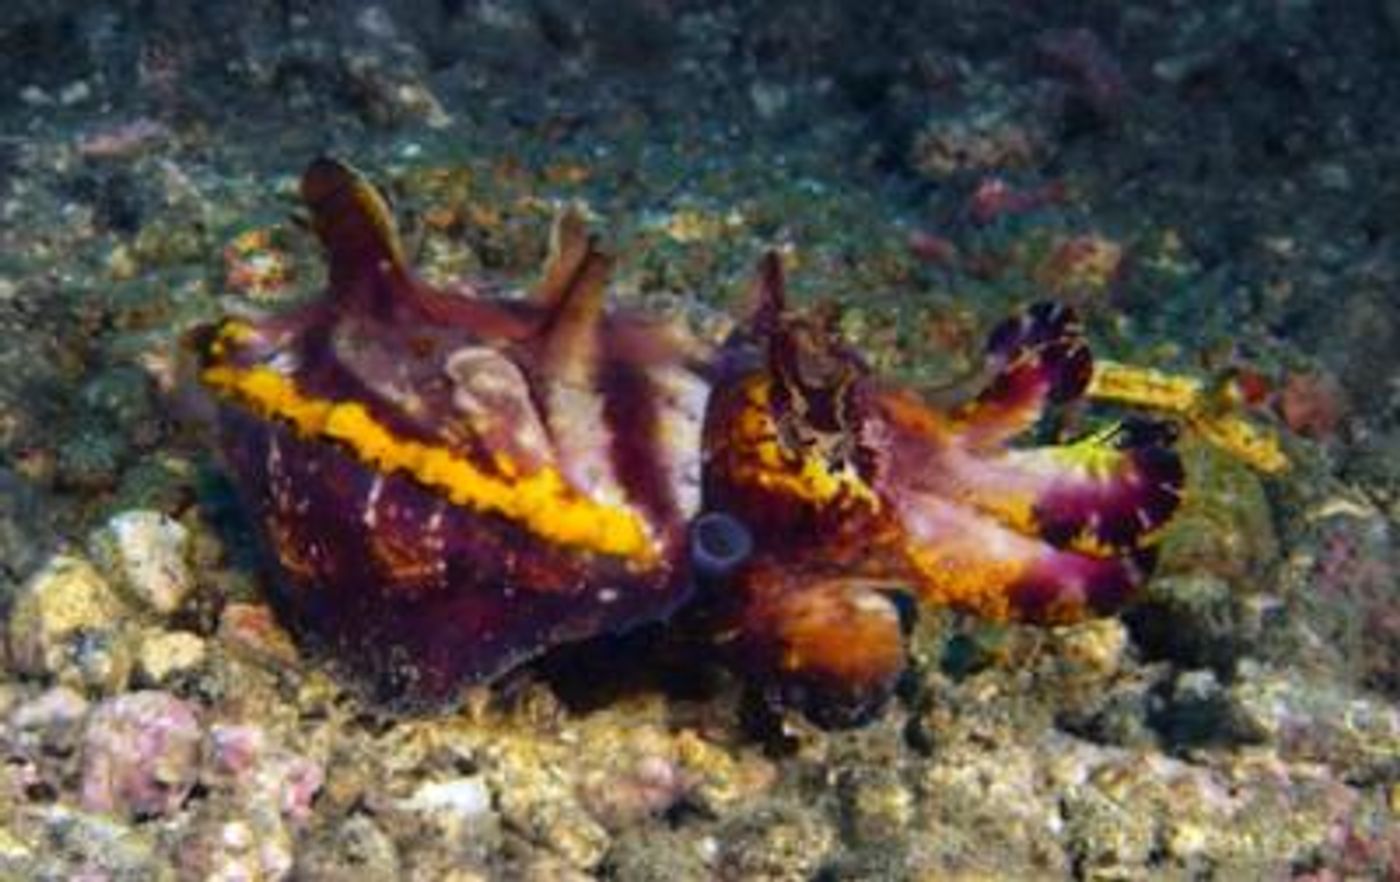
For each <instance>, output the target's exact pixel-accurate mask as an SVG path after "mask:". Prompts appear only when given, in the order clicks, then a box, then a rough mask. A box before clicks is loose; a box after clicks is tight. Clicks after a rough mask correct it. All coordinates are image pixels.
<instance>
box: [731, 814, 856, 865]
mask: <svg viewBox="0 0 1400 882" xmlns="http://www.w3.org/2000/svg"><path fill="white" fill-rule="evenodd" d="M726 828H727V829H726V832H725V835H723V836H722V837H721V841H722V843H723V845H722V848H723V851H722V853H721V854H720V877H721V878H724V879H744V880H754V882H760V880H762V882H787V880H791V882H798V880H805V879H811V878H812V877H813V876H815V875H816V873H817V870H818V869H819V868H820V867H821V865H822V861H823V860H825V859H826V855H827V853H828V852H829V851H831V849H832V847H833V846H834V845H835V844H836V832H835V831H834V830H832V829H831V827H830V826H829V825H828V824H826V823H825V821H824V820H823V819H822V817H821V816H820V814H819V813H817V812H815V811H813V810H812V809H811V808H805V807H798V806H779V805H773V806H770V807H767V808H764V809H760V810H758V811H753V812H749V813H747V814H745V815H742V816H740V817H738V818H736V819H735V820H734V821H733V822H731V823H730V824H728V825H726Z"/></svg>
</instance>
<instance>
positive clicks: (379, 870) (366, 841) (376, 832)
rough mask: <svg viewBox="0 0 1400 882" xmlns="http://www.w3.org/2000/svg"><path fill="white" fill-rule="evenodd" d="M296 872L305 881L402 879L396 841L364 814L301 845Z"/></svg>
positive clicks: (353, 816)
mask: <svg viewBox="0 0 1400 882" xmlns="http://www.w3.org/2000/svg"><path fill="white" fill-rule="evenodd" d="M295 873H296V878H298V879H302V880H305V882H341V880H345V879H399V878H402V877H403V876H402V869H401V867H400V865H399V855H398V850H397V849H396V848H395V847H394V841H393V840H392V839H390V838H389V836H388V835H387V834H385V832H384V831H383V830H381V829H379V827H377V826H376V825H375V823H374V821H372V820H370V819H369V818H368V817H365V816H364V815H352V816H351V817H349V818H347V819H346V820H345V821H344V823H341V824H339V825H337V826H335V827H334V828H332V829H330V830H328V831H325V832H324V833H323V834H321V835H319V836H313V837H311V838H309V840H307V841H305V842H303V843H301V845H300V847H299V848H298V849H297V854H296V868H295Z"/></svg>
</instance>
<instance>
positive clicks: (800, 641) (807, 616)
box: [721, 560, 906, 727]
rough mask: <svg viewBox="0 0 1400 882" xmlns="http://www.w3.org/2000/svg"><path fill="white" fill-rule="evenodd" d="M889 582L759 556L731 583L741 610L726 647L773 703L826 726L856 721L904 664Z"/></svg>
mask: <svg viewBox="0 0 1400 882" xmlns="http://www.w3.org/2000/svg"><path fill="white" fill-rule="evenodd" d="M886 587H890V586H887V585H884V584H883V583H877V582H874V581H870V580H863V579H859V578H852V577H847V576H835V575H831V574H829V573H821V572H808V571H805V570H803V569H802V568H793V567H791V566H787V565H780V564H778V563H777V562H775V561H771V560H770V561H766V562H765V561H758V562H756V563H755V564H754V565H753V566H749V567H746V568H745V570H744V571H743V572H741V573H740V574H739V576H738V578H736V579H735V580H734V581H733V582H732V583H731V585H730V586H729V587H727V588H726V591H732V592H733V593H732V594H731V595H730V598H729V600H730V601H732V602H735V603H736V607H735V608H736V609H737V614H736V617H735V618H734V619H733V620H732V624H733V627H732V629H730V630H729V631H728V632H727V634H726V635H724V636H722V637H721V642H722V643H723V644H724V645H723V649H725V650H726V651H727V652H728V653H729V654H730V656H731V657H732V658H733V660H734V661H735V663H736V664H738V665H739V666H740V667H742V668H743V669H744V670H745V672H746V673H747V674H749V675H751V676H752V677H753V678H754V679H755V681H756V682H758V683H760V684H762V685H763V687H764V689H765V690H766V692H767V697H768V698H769V699H770V701H773V702H774V703H776V704H778V705H782V706H787V707H794V708H797V709H799V710H801V711H803V712H804V713H805V714H807V716H809V717H810V718H812V719H814V720H816V721H817V722H819V723H822V724H823V725H827V726H833V727H835V726H849V725H857V724H859V723H861V722H863V721H865V720H867V719H869V718H870V717H871V716H872V715H873V714H875V713H877V712H878V711H879V710H880V709H881V708H882V707H883V706H884V704H885V703H886V701H887V700H888V699H889V696H890V694H891V693H892V691H893V689H894V685H895V681H896V680H897V679H898V677H899V675H900V673H901V672H902V671H903V670H904V667H905V663H906V652H905V647H904V633H903V629H902V622H901V619H900V614H899V608H898V607H897V605H896V604H895V602H894V600H893V598H892V597H891V596H890V595H889V594H887V593H886V592H885V590H883V589H884V588H886Z"/></svg>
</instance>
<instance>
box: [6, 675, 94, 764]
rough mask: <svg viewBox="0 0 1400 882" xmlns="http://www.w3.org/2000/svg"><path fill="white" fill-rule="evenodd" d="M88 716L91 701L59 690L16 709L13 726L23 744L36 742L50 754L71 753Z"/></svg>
mask: <svg viewBox="0 0 1400 882" xmlns="http://www.w3.org/2000/svg"><path fill="white" fill-rule="evenodd" d="M87 712H88V700H87V699H86V698H84V697H83V696H82V694H81V693H79V692H77V691H75V690H73V689H70V688H69V687H67V686H55V687H53V688H52V689H49V690H47V691H45V692H44V693H42V694H41V695H39V696H38V697H36V698H34V699H32V700H30V701H27V702H25V703H24V704H21V705H20V706H19V707H17V708H15V710H14V712H13V713H12V714H11V715H10V726H11V728H12V729H13V730H14V734H15V736H16V738H17V740H18V741H19V742H20V743H21V744H23V743H25V742H28V741H33V742H34V743H35V744H36V746H38V747H39V748H41V749H43V750H45V751H48V752H50V753H67V752H68V751H69V750H71V749H72V747H73V745H74V743H75V742H76V739H77V733H78V728H79V726H80V725H81V724H82V722H83V718H84V717H86V716H87Z"/></svg>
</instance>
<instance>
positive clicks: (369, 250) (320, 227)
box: [301, 157, 411, 301]
mask: <svg viewBox="0 0 1400 882" xmlns="http://www.w3.org/2000/svg"><path fill="white" fill-rule="evenodd" d="M301 198H302V201H303V202H304V203H305V204H306V207H307V208H308V209H309V210H310V212H311V227H312V229H313V230H315V232H316V235H317V237H318V238H319V239H320V240H321V244H322V246H323V247H324V248H325V250H326V255H327V258H328V261H329V264H330V288H331V292H332V295H333V296H335V297H336V298H337V299H346V298H368V299H369V300H370V301H376V300H380V299H382V298H385V297H391V296H393V295H394V293H395V291H394V289H395V288H399V287H405V286H407V287H411V280H410V278H409V273H408V266H407V262H406V260H405V258H404V250H403V244H402V242H401V241H400V239H399V233H398V227H397V225H396V224H395V223H394V215H393V213H392V212H391V211H390V210H389V205H388V203H387V202H386V201H385V199H384V196H383V195H382V194H381V193H380V192H379V191H378V190H377V189H375V187H374V185H373V184H371V183H370V182H369V180H368V179H367V178H366V177H365V176H364V175H362V174H361V173H360V172H358V171H357V170H355V169H354V168H352V167H351V166H349V165H347V164H346V163H344V162H341V161H340V160H338V159H331V158H328V157H322V158H320V159H317V160H314V161H313V162H312V163H311V165H310V166H308V167H307V169H306V171H305V172H304V173H303V174H302V178H301ZM385 283H387V284H385Z"/></svg>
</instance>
